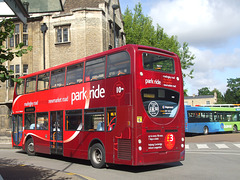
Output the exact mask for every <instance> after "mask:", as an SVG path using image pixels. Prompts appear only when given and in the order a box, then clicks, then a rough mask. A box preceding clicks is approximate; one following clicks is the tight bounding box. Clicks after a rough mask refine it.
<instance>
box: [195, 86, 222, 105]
mask: <svg viewBox="0 0 240 180" xmlns="http://www.w3.org/2000/svg"><path fill="white" fill-rule="evenodd" d="M215 94H216V95H217V102H216V104H225V103H226V102H225V100H224V97H223V95H222V93H221V92H220V91H219V90H218V89H216V88H214V90H212V91H210V89H209V88H208V87H203V88H201V89H198V95H199V96H201V95H215Z"/></svg>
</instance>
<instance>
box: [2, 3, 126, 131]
mask: <svg viewBox="0 0 240 180" xmlns="http://www.w3.org/2000/svg"><path fill="white" fill-rule="evenodd" d="M47 2H49V3H50V2H51V1H47ZM62 5H63V9H64V11H62V12H51V13H49V12H48V13H34V14H31V12H30V18H28V20H27V24H23V23H22V22H21V21H20V20H18V19H14V23H15V32H14V36H13V37H12V38H9V39H7V40H6V47H9V48H12V49H14V48H15V47H16V44H18V43H19V42H23V43H24V45H25V46H33V50H32V51H31V52H29V53H28V54H26V55H23V57H20V58H15V59H14V60H13V61H11V62H7V63H6V66H7V67H8V69H12V70H14V74H13V76H14V77H20V76H22V75H26V74H29V73H33V72H36V71H39V70H42V69H44V68H49V67H53V66H56V65H59V64H62V63H66V62H69V61H72V60H75V59H79V58H82V57H86V56H89V55H92V54H96V53H99V52H102V51H106V50H108V49H110V48H113V47H114V23H113V22H114V15H113V14H114V12H115V15H116V16H115V22H116V24H115V32H116V41H115V46H116V47H119V46H122V45H125V44H126V42H125V34H124V31H123V21H122V16H121V9H120V7H118V6H115V8H116V9H114V10H113V5H120V4H119V0H87V1H86V0H62ZM13 88H14V83H13V82H11V81H8V82H5V83H0V135H10V131H11V113H10V112H11V106H12V98H13Z"/></svg>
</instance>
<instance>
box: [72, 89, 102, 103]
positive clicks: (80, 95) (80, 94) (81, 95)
mask: <svg viewBox="0 0 240 180" xmlns="http://www.w3.org/2000/svg"><path fill="white" fill-rule="evenodd" d="M88 95H89V96H88ZM87 97H89V98H90V99H98V98H104V97H105V89H104V88H100V85H98V86H97V88H96V89H95V87H94V86H93V87H92V89H90V91H89V92H87V90H85V88H84V87H83V89H82V91H77V92H72V94H71V105H73V102H74V101H81V100H85V99H87Z"/></svg>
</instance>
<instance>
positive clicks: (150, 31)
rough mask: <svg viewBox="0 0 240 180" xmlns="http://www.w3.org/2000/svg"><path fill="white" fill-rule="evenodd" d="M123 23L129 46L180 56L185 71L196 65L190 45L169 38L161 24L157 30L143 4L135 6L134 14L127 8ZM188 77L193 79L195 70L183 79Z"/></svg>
mask: <svg viewBox="0 0 240 180" xmlns="http://www.w3.org/2000/svg"><path fill="white" fill-rule="evenodd" d="M123 21H124V31H125V33H126V43H127V44H141V45H146V46H153V47H157V48H161V49H165V50H168V51H171V52H174V53H176V54H177V55H178V56H179V58H180V60H181V66H182V69H183V70H187V69H189V68H192V66H193V65H194V62H193V60H194V59H195V55H193V54H192V53H191V52H190V51H189V47H188V43H186V42H184V43H183V45H182V46H181V44H180V43H179V42H178V40H177V36H171V37H169V36H168V35H167V34H166V33H165V32H164V29H163V28H162V27H161V26H160V25H159V24H157V26H156V28H155V27H154V25H153V22H152V19H151V18H150V17H148V16H144V15H143V13H142V5H141V3H138V4H137V5H136V6H135V8H134V14H133V13H132V12H131V11H130V10H129V8H127V9H126V10H125V12H124V15H123ZM186 76H188V77H190V78H193V69H191V70H190V71H189V72H188V73H187V74H185V73H183V77H186Z"/></svg>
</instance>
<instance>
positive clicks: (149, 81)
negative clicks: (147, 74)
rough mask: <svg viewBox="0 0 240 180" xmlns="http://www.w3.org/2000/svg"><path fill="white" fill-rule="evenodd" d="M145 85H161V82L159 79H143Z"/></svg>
mask: <svg viewBox="0 0 240 180" xmlns="http://www.w3.org/2000/svg"><path fill="white" fill-rule="evenodd" d="M145 84H156V85H161V84H162V83H161V81H160V80H159V79H155V80H153V79H145Z"/></svg>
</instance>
